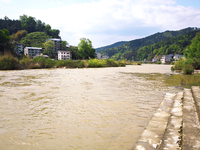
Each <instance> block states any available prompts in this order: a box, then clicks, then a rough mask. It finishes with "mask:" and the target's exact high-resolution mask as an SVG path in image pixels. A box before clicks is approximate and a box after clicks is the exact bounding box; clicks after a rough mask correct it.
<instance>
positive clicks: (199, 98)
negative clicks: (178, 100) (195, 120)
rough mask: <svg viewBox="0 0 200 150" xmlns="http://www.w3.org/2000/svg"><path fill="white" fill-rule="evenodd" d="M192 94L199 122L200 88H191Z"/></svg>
mask: <svg viewBox="0 0 200 150" xmlns="http://www.w3.org/2000/svg"><path fill="white" fill-rule="evenodd" d="M192 93H193V97H194V100H195V104H196V109H197V115H198V117H199V120H200V86H192Z"/></svg>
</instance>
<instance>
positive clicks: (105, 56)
mask: <svg viewBox="0 0 200 150" xmlns="http://www.w3.org/2000/svg"><path fill="white" fill-rule="evenodd" d="M108 58H110V57H109V56H108V55H106V54H105V55H103V56H102V57H101V59H108Z"/></svg>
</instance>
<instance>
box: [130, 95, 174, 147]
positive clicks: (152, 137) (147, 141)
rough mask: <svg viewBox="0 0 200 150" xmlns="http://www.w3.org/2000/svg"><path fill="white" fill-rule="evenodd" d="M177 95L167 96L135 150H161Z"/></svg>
mask: <svg viewBox="0 0 200 150" xmlns="http://www.w3.org/2000/svg"><path fill="white" fill-rule="evenodd" d="M174 97H175V94H166V96H165V98H164V99H163V101H162V102H161V104H160V106H159V108H158V109H157V111H156V112H155V114H154V115H153V117H152V118H151V120H150V122H149V124H148V125H147V127H146V129H145V130H144V132H143V133H142V135H141V136H140V139H139V140H138V141H137V142H136V144H135V146H134V148H133V149H134V150H155V149H159V148H160V146H161V143H162V139H163V136H164V133H165V129H166V126H167V124H168V120H169V117H170V112H171V108H172V106H173V103H174Z"/></svg>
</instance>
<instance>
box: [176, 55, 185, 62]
mask: <svg viewBox="0 0 200 150" xmlns="http://www.w3.org/2000/svg"><path fill="white" fill-rule="evenodd" d="M182 56H183V55H180V54H176V55H174V60H175V61H177V60H178V59H179V58H180V57H182Z"/></svg>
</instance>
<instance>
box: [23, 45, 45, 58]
mask: <svg viewBox="0 0 200 150" xmlns="http://www.w3.org/2000/svg"><path fill="white" fill-rule="evenodd" d="M42 53H43V50H42V48H38V47H25V48H24V55H29V56H30V58H33V57H34V56H36V55H40V54H42Z"/></svg>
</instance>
